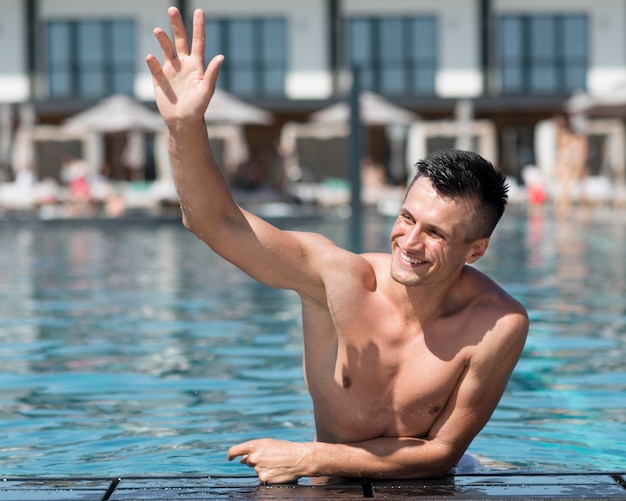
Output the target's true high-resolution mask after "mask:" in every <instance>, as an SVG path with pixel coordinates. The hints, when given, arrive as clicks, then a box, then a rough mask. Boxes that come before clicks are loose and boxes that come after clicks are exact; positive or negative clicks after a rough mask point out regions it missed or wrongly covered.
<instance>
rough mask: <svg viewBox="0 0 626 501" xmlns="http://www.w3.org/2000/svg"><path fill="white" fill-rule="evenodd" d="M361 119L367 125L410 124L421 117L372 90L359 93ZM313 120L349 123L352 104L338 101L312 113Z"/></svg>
mask: <svg viewBox="0 0 626 501" xmlns="http://www.w3.org/2000/svg"><path fill="white" fill-rule="evenodd" d="M359 106H360V113H361V120H362V121H363V123H364V124H366V125H395V124H404V125H409V124H411V123H413V122H415V121H416V120H418V119H419V116H418V115H416V114H415V113H413V112H411V111H409V110H405V109H404V108H401V107H400V106H397V105H395V104H393V103H392V102H390V101H388V100H387V99H385V98H384V97H382V96H380V95H378V94H374V93H373V92H370V91H363V92H361V94H360V95H359ZM310 118H311V121H313V122H323V123H348V121H349V120H350V106H349V104H348V103H347V102H341V103H336V104H333V105H331V106H328V107H326V108H323V109H321V110H319V111H316V112H315V113H312V114H311V117H310Z"/></svg>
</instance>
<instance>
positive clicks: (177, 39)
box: [167, 7, 189, 57]
mask: <svg viewBox="0 0 626 501" xmlns="http://www.w3.org/2000/svg"><path fill="white" fill-rule="evenodd" d="M167 15H168V16H169V19H170V24H171V25H172V32H173V33H174V44H175V46H176V53H177V54H181V55H187V54H189V43H188V42H187V30H185V25H184V24H183V17H182V16H181V14H180V11H179V10H178V9H177V8H176V7H170V8H169V9H167ZM174 57H176V55H174Z"/></svg>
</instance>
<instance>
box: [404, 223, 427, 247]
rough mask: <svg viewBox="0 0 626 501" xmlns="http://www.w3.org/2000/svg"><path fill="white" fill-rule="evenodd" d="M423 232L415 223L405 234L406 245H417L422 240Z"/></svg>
mask: <svg viewBox="0 0 626 501" xmlns="http://www.w3.org/2000/svg"><path fill="white" fill-rule="evenodd" d="M423 236H424V232H423V229H422V227H421V226H420V225H418V224H416V225H414V226H413V228H411V230H410V231H409V233H408V235H407V239H406V246H407V247H414V246H418V245H420V244H421V243H422V242H423Z"/></svg>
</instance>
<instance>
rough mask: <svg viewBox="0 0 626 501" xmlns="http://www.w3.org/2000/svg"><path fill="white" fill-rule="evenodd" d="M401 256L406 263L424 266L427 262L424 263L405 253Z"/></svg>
mask: <svg viewBox="0 0 626 501" xmlns="http://www.w3.org/2000/svg"><path fill="white" fill-rule="evenodd" d="M400 255H401V256H402V259H404V260H405V261H406V262H408V263H411V264H422V263H424V262H425V261H422V260H421V259H414V258H412V257H409V256H407V255H406V254H405V253H404V252H402V253H401V254H400Z"/></svg>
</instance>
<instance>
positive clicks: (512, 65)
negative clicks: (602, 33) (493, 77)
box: [498, 15, 589, 96]
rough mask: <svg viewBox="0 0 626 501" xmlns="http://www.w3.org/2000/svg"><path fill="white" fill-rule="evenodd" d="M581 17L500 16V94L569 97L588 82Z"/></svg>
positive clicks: (585, 20)
mask: <svg viewBox="0 0 626 501" xmlns="http://www.w3.org/2000/svg"><path fill="white" fill-rule="evenodd" d="M587 24H588V23H587V16H584V15H553V16H549V15H537V16H514V15H511V16H509V15H507V16H502V17H500V19H499V22H498V42H499V44H498V48H499V63H498V64H499V74H500V83H501V89H502V93H503V94H533V95H565V96H566V95H570V94H571V93H572V92H573V91H575V90H584V89H585V88H586V79H587V64H588V63H587V61H588V51H589V48H588V45H589V42H588V36H587V33H588V27H587Z"/></svg>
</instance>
